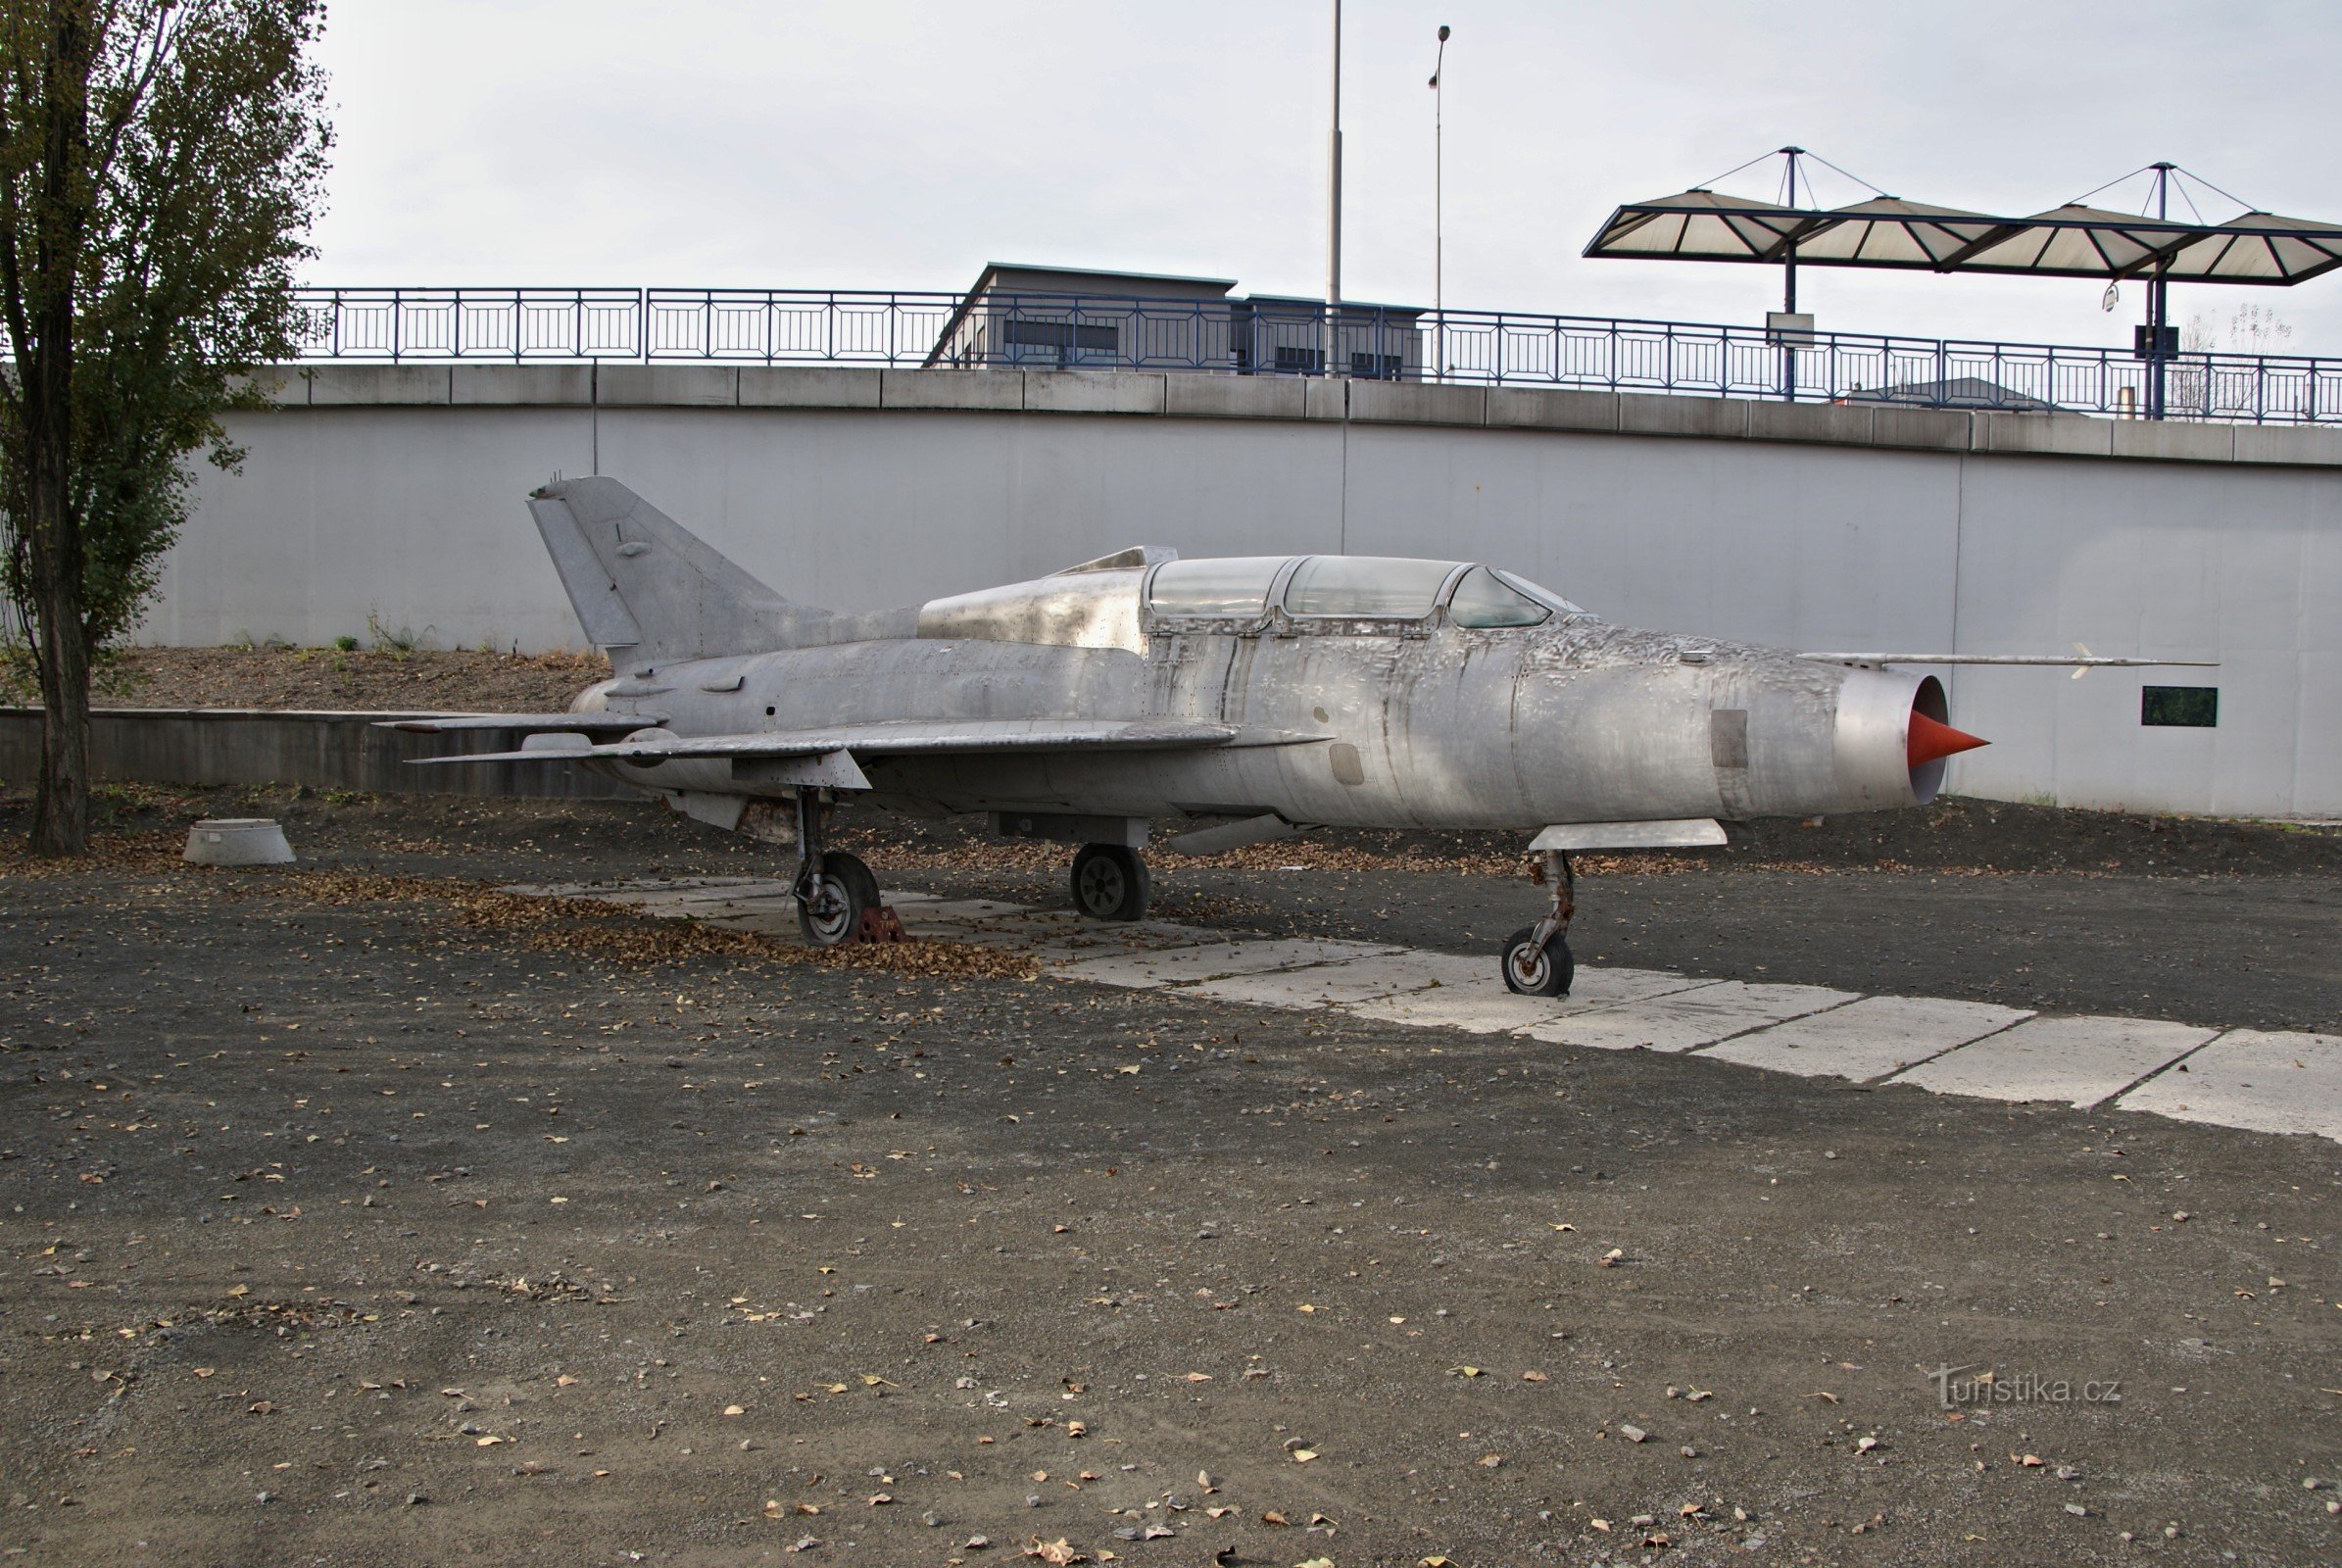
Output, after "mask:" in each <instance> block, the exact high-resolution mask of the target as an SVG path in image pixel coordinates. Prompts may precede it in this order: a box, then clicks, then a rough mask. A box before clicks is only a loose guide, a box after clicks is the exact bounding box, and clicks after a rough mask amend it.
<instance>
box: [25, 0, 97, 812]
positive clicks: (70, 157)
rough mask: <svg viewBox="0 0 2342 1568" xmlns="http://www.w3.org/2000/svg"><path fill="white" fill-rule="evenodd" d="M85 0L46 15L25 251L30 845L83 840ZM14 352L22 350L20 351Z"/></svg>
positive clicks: (85, 661) (85, 694)
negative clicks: (80, 493) (37, 731)
mask: <svg viewBox="0 0 2342 1568" xmlns="http://www.w3.org/2000/svg"><path fill="white" fill-rule="evenodd" d="M86 4H87V0H71V3H67V4H64V5H60V6H57V7H56V8H55V9H54V10H53V12H52V13H51V27H52V36H51V39H50V55H49V59H48V60H47V61H46V62H44V65H45V68H46V71H47V74H48V81H47V84H46V85H47V91H46V92H45V93H44V95H43V99H42V106H41V118H42V125H41V143H42V147H41V152H42V161H41V170H40V201H41V219H40V223H39V227H38V231H37V232H36V234H35V235H34V244H33V258H34V270H35V275H36V276H37V278H38V280H39V288H38V292H37V294H36V296H35V304H34V307H33V310H32V330H33V333H34V342H33V344H32V347H31V354H30V360H31V364H30V366H29V373H28V374H27V375H26V376H25V378H24V387H23V389H22V391H21V392H20V394H19V396H20V398H21V400H22V414H23V418H24V457H25V465H24V466H25V470H26V471H25V474H24V507H25V511H26V512H27V513H28V514H30V515H29V516H28V517H27V518H26V519H25V520H26V522H27V524H28V526H27V527H26V529H25V532H26V534H27V536H28V538H29V541H30V544H31V550H30V552H29V554H30V556H31V560H30V562H29V563H28V564H29V565H30V566H31V568H32V571H31V575H32V602H33V607H34V612H35V617H36V618H37V620H38V621H39V623H40V624H39V627H38V629H37V632H36V636H37V639H38V642H39V648H38V652H37V658H38V662H39V665H40V683H41V709H42V711H41V771H40V782H39V790H38V793H37V795H36V797H35V799H34V803H33V809H32V849H33V853H35V854H37V855H80V854H84V853H85V852H87V850H88V849H89V635H88V630H87V627H86V625H85V623H84V622H83V619H82V614H81V574H82V569H83V567H84V565H85V564H86V563H85V561H84V559H83V557H84V551H83V549H82V540H81V519H80V517H79V516H77V515H75V513H74V511H73V285H74V281H75V279H74V268H75V266H76V263H77V261H78V258H79V254H80V248H81V238H82V235H83V233H84V231H85V229H86V224H87V218H88V214H87V211H86V207H87V203H88V201H89V195H88V192H87V191H85V190H84V189H83V188H82V182H83V179H84V177H85V174H86V170H87V163H88V151H89V146H88V135H89V127H88V123H87V116H88V112H89V99H88V93H89V71H90V35H89V33H88V31H87V29H86V24H87V20H88V19H87V18H86V17H85V16H84V14H83V13H84V11H85V9H86ZM21 353H22V350H20V354H21Z"/></svg>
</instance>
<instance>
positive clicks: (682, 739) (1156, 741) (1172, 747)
mask: <svg viewBox="0 0 2342 1568" xmlns="http://www.w3.org/2000/svg"><path fill="white" fill-rule="evenodd" d="M637 727H638V728H639V727H640V726H639V724H638V726H637ZM1312 738H1313V737H1309V736H1300V735H1284V734H1265V735H1264V734H1257V733H1253V734H1247V733H1244V732H1242V731H1239V730H1236V729H1232V728H1230V727H1229V726H1227V725H1225V724H1206V723H1200V722H1191V721H1185V720H1176V719H1133V720H1124V721H1103V722H1099V721H1084V720H1075V719H1047V718H996V719H958V720H942V721H930V720H921V719H891V720H886V721H883V722H878V723H870V724H840V725H836V726H834V727H831V728H827V729H808V730H764V731H758V732H756V733H753V734H747V735H691V736H682V735H665V734H655V735H644V736H640V737H638V738H635V739H631V740H621V741H614V742H608V743H603V744H595V743H593V742H592V741H591V740H590V739H587V738H586V737H585V736H584V735H583V734H582V732H581V733H580V739H581V740H582V741H584V742H585V743H584V744H580V745H563V744H561V743H560V742H559V741H558V740H555V739H554V738H553V735H552V734H547V735H545V736H543V737H542V738H540V739H539V740H538V741H537V743H536V744H533V745H531V746H530V747H529V748H528V749H527V750H526V751H519V752H478V753H471V754H468V755H464V756H458V757H418V758H415V759H414V761H415V763H416V764H417V765H431V764H444V763H449V762H583V761H596V760H608V761H613V762H663V761H669V760H681V759H687V758H702V759H736V760H755V759H758V758H790V757H819V756H823V755H825V754H828V753H831V752H852V753H854V754H856V755H857V756H862V757H915V756H931V757H941V756H960V755H967V754H972V753H983V752H1100V751H1118V752H1135V751H1182V750H1187V749H1190V748H1195V747H1206V746H1285V745H1293V744H1295V743H1297V742H1301V741H1305V740H1309V739H1312Z"/></svg>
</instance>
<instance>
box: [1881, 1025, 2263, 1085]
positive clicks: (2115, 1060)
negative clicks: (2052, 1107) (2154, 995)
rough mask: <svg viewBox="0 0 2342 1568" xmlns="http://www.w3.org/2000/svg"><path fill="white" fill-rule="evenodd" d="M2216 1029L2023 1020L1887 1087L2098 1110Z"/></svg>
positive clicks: (1926, 1064)
mask: <svg viewBox="0 0 2342 1568" xmlns="http://www.w3.org/2000/svg"><path fill="white" fill-rule="evenodd" d="M2219 1032H2220V1031H2219V1030H2217V1029H2199V1028H2196V1027H2195V1026H2193V1025H2191V1024H2184V1023H2166V1022H2164V1021H2162V1020H2160V1019H2155V1018H2028V1019H2026V1020H2025V1022H2024V1023H2021V1024H2019V1025H2018V1026H2017V1027H2016V1028H2014V1029H2004V1030H2002V1031H2001V1032H2000V1033H1999V1034H1996V1035H1991V1036H1988V1037H1986V1038H1985V1039H1982V1040H1979V1041H1977V1042H1976V1044H1975V1045H1973V1046H1962V1047H1961V1048H1960V1049H1959V1050H1957V1051H1952V1052H1946V1053H1945V1054H1942V1055H1940V1056H1937V1057H1936V1058H1935V1059H1934V1060H1932V1061H1923V1062H1921V1063H1920V1064H1919V1065H1918V1066H1916V1067H1914V1068H1912V1069H1911V1070H1910V1071H1909V1072H1905V1073H1900V1074H1898V1075H1896V1077H1894V1078H1893V1079H1892V1080H1891V1082H1894V1083H1898V1084H1916V1085H1918V1086H1919V1087H1920V1088H1922V1089H1927V1090H1930V1091H1932V1092H1934V1093H1936V1094H1940V1095H1976V1096H1977V1097H1979V1098H1981V1099H1985V1100H2016V1101H2026V1100H2041V1101H2062V1102H2064V1103H2067V1104H2070V1105H2076V1106H2083V1107H2087V1106H2090V1105H2095V1104H2097V1103H2098V1102H2100V1101H2101V1100H2104V1099H2105V1098H2106V1097H2107V1096H2109V1095H2115V1094H2120V1093H2122V1091H2123V1090H2124V1089H2126V1088H2128V1087H2129V1086H2130V1085H2132V1084H2135V1083H2137V1082H2138V1081H2139V1080H2140V1079H2141V1078H2144V1077H2146V1076H2147V1075H2148V1074H2149V1073H2151V1072H2155V1071H2157V1070H2159V1069H2161V1068H2164V1067H2168V1066H2170V1065H2171V1063H2172V1062H2174V1061H2176V1060H2178V1059H2179V1058H2180V1057H2181V1056H2184V1055H2186V1054H2188V1053H2189V1052H2191V1051H2193V1050H2195V1049H2196V1047H2198V1046H2200V1045H2202V1044H2204V1042H2206V1041H2207V1040H2210V1039H2211V1038H2212V1037H2213V1036H2214V1035H2216V1034H2218V1033H2219Z"/></svg>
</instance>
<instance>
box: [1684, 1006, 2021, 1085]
mask: <svg viewBox="0 0 2342 1568" xmlns="http://www.w3.org/2000/svg"><path fill="white" fill-rule="evenodd" d="M2031 1016H2032V1014H2031V1013H2029V1012H2025V1011H2024V1010H2022V1009H2020V1008H2016V1007H1996V1006H1994V1005H1991V1004H1990V1003H1984V1002H1954V1001H1950V1000H1947V999H1944V998H1940V997H1865V998H1863V999H1862V1000H1861V1001H1860V1002H1854V1003H1849V1004H1847V1005H1845V1006H1843V1007H1836V1008H1832V1009H1831V1010H1830V1011H1829V1012H1819V1013H1815V1014H1814V1015H1813V1016H1812V1017H1810V1018H1797V1019H1793V1020H1791V1021H1790V1022H1788V1023H1782V1024H1776V1025H1774V1026H1773V1027H1772V1028H1770V1029H1760V1030H1758V1031H1757V1032H1756V1033H1755V1034H1752V1035H1742V1036H1740V1038H1739V1039H1737V1040H1728V1041H1726V1042H1725V1043H1724V1044H1723V1045H1721V1046H1718V1047H1716V1048H1715V1049H1714V1050H1712V1051H1706V1052H1702V1053H1701V1054H1702V1055H1708V1056H1719V1057H1722V1058H1723V1059H1724V1060H1726V1061H1738V1062H1744V1063H1746V1064H1747V1065H1749V1066H1751V1067H1770V1068H1772V1069H1773V1070H1774V1071H1776V1072H1793V1073H1796V1074H1798V1075H1799V1076H1800V1077H1806V1078H1824V1077H1830V1076H1832V1075H1834V1076H1836V1077H1840V1078H1851V1079H1853V1080H1854V1081H1855V1082H1856V1083H1861V1082H1863V1081H1865V1080H1866V1079H1871V1078H1876V1077H1878V1076H1879V1075H1880V1074H1881V1073H1889V1072H1894V1071H1897V1070H1899V1069H1901V1068H1904V1067H1908V1066H1910V1065H1911V1064H1912V1063H1913V1062H1916V1061H1924V1060H1926V1059H1927V1057H1929V1056H1932V1055H1936V1054H1940V1053H1942V1052H1946V1051H1949V1050H1951V1049H1952V1048H1953V1047H1954V1046H1964V1045H1966V1044H1968V1043H1969V1042H1970V1041H1971V1040H1980V1039H1982V1038H1983V1037H1984V1036H1986V1035H1989V1034H1994V1033H1997V1032H1998V1031H2000V1030H2003V1029H2006V1028H2007V1027H2008V1026H2009V1025H2011V1024H2013V1023H2018V1022H2021V1021H2022V1020H2024V1019H2025V1018H2029V1017H2031Z"/></svg>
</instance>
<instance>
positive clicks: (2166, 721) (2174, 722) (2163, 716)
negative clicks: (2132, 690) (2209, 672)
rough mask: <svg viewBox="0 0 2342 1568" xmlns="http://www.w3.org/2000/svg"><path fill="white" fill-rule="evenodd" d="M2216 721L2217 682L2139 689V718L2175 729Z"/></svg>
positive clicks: (2213, 724) (2214, 724)
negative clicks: (2214, 684) (2203, 684)
mask: <svg viewBox="0 0 2342 1568" xmlns="http://www.w3.org/2000/svg"><path fill="white" fill-rule="evenodd" d="M2139 722H2140V723H2142V724H2154V725H2162V726H2169V727H2171V728H2177V729H2213V728H2215V727H2217V726H2218V725H2219V723H2220V688H2219V687H2218V686H2146V687H2142V688H2140V691H2139Z"/></svg>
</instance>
